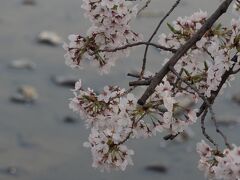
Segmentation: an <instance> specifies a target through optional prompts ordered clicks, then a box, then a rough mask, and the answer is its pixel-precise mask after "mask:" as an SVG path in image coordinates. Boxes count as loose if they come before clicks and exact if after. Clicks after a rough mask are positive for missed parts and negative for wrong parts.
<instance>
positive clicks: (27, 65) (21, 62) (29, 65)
mask: <svg viewBox="0 0 240 180" xmlns="http://www.w3.org/2000/svg"><path fill="white" fill-rule="evenodd" d="M9 67H11V68H14V69H35V68H36V64H35V63H34V62H32V61H30V60H28V59H17V60H13V61H11V62H10V64H9Z"/></svg>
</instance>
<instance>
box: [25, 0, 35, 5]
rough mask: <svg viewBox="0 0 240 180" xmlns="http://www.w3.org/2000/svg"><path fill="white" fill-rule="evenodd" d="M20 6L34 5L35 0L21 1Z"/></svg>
mask: <svg viewBox="0 0 240 180" xmlns="http://www.w3.org/2000/svg"><path fill="white" fill-rule="evenodd" d="M22 4H24V5H36V1H35V0H23V1H22Z"/></svg>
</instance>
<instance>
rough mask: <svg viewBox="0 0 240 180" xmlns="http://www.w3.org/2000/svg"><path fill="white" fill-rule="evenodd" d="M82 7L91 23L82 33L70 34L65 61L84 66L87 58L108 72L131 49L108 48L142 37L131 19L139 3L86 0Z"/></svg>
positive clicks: (138, 39)
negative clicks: (84, 35) (115, 50)
mask: <svg viewBox="0 0 240 180" xmlns="http://www.w3.org/2000/svg"><path fill="white" fill-rule="evenodd" d="M82 8H83V9H84V10H85V11H86V13H85V16H86V17H87V18H88V19H89V20H90V21H91V22H92V26H91V27H90V28H89V30H88V32H87V36H86V37H83V36H81V35H79V34H76V35H70V36H69V41H70V43H69V44H64V49H65V50H66V51H67V53H66V54H65V59H66V64H67V65H69V66H70V67H73V68H74V67H82V61H83V60H84V59H86V60H89V62H90V63H91V64H93V65H96V66H98V67H99V70H100V73H108V72H109V70H110V68H111V66H114V64H115V61H116V59H118V58H120V57H122V56H127V55H128V54H129V49H125V50H121V51H117V52H114V53H113V52H106V51H102V50H107V49H113V48H117V47H120V46H123V45H126V44H129V43H133V42H138V41H140V40H142V35H140V34H138V33H135V32H134V31H132V30H131V27H130V25H129V23H130V21H131V20H132V19H134V18H135V17H136V14H137V6H136V5H135V6H132V4H131V3H130V2H129V1H125V0H84V1H83V5H82Z"/></svg>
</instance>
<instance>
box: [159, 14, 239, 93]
mask: <svg viewBox="0 0 240 180" xmlns="http://www.w3.org/2000/svg"><path fill="white" fill-rule="evenodd" d="M206 19H207V13H206V12H203V11H201V10H200V11H199V12H196V13H194V14H193V15H192V16H190V17H185V18H181V17H179V18H178V19H177V20H176V21H174V22H173V25H171V24H168V26H169V28H170V30H171V33H170V34H168V35H166V34H161V35H160V36H159V41H158V42H159V44H160V45H163V46H166V47H170V48H174V49H177V48H179V47H180V46H181V45H183V44H184V43H185V42H186V41H187V40H188V39H189V38H190V37H191V36H192V35H193V34H194V33H196V31H197V30H198V29H200V28H201V27H202V25H203V24H204V23H205V22H206ZM239 30H240V19H232V21H231V26H230V27H229V28H227V27H223V26H222V25H221V24H217V25H215V26H214V27H212V28H211V29H210V30H209V31H208V32H207V33H206V34H205V35H204V36H203V37H202V38H201V40H200V41H198V42H197V43H196V46H193V47H192V48H191V49H190V50H189V51H188V53H187V54H186V55H185V56H183V57H182V58H181V59H180V60H179V61H178V63H177V64H176V66H175V69H176V70H177V72H179V73H180V72H181V74H182V77H183V78H184V79H186V80H188V81H190V82H192V83H193V84H194V85H195V86H196V87H197V89H198V90H199V92H201V93H202V94H204V95H205V96H207V97H210V96H211V93H212V91H216V90H217V88H218V86H219V84H220V82H221V80H222V76H223V74H224V73H225V72H226V71H228V70H229V69H230V68H232V67H233V64H236V65H235V67H234V69H235V70H237V69H239V63H236V62H234V61H233V60H232V57H233V55H234V54H237V53H238V51H239V50H240V43H239V40H240V36H239V35H240V33H239ZM167 60H168V59H166V61H167ZM237 61H238V62H239V58H238V59H237ZM189 91H191V90H189Z"/></svg>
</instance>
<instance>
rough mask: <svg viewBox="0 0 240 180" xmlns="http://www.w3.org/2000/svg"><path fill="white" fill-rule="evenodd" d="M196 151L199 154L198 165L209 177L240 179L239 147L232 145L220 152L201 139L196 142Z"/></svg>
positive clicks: (230, 179)
mask: <svg viewBox="0 0 240 180" xmlns="http://www.w3.org/2000/svg"><path fill="white" fill-rule="evenodd" d="M197 152H198V154H199V156H200V161H199V165H198V167H199V169H200V170H201V171H204V173H205V176H206V177H208V178H209V179H217V180H235V179H236V180H237V179H240V147H237V146H236V145H233V147H232V149H225V150H223V152H220V151H219V150H214V149H212V148H211V147H210V146H209V145H208V144H207V143H206V142H205V141H203V140H202V142H200V143H198V144H197Z"/></svg>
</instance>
